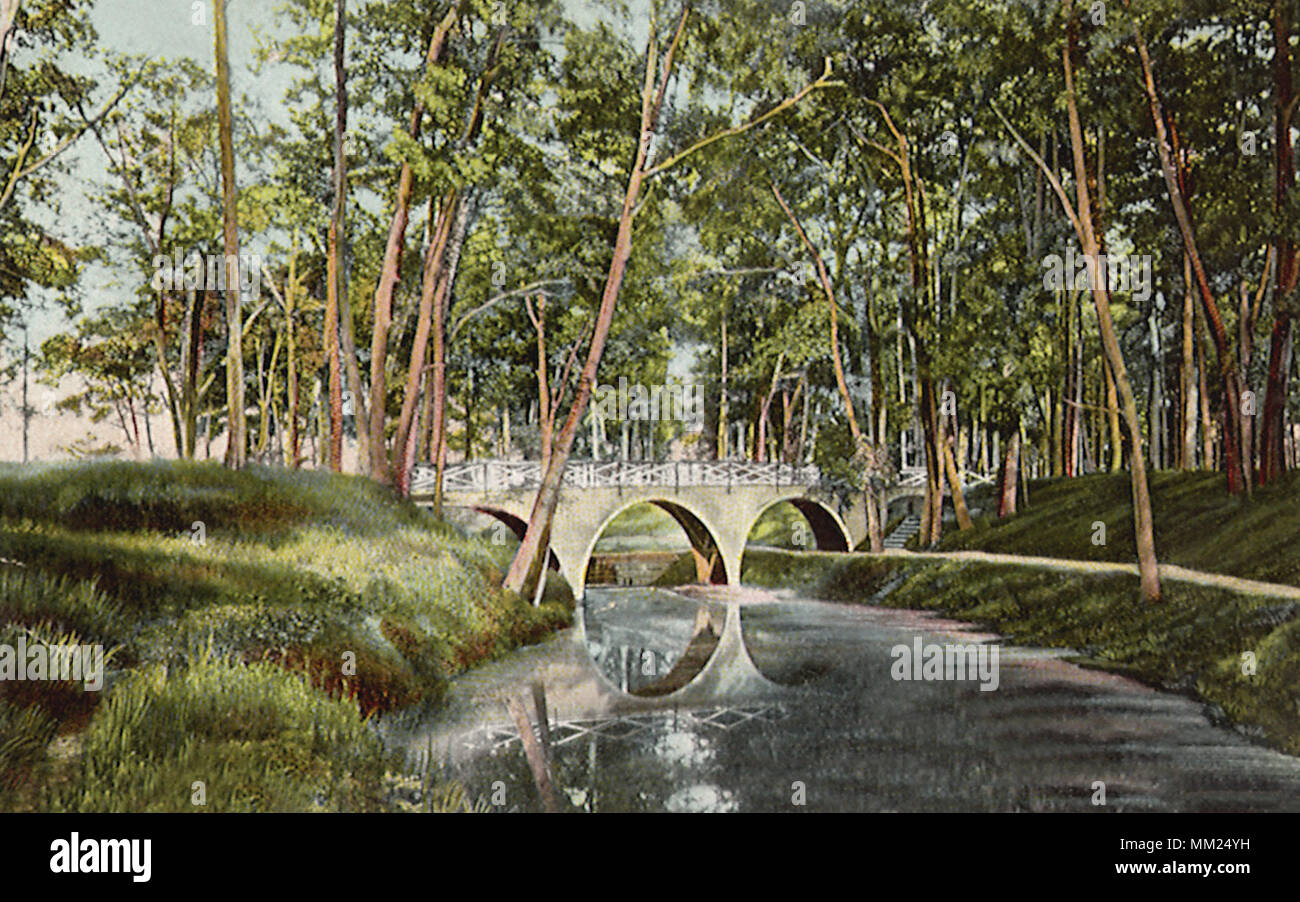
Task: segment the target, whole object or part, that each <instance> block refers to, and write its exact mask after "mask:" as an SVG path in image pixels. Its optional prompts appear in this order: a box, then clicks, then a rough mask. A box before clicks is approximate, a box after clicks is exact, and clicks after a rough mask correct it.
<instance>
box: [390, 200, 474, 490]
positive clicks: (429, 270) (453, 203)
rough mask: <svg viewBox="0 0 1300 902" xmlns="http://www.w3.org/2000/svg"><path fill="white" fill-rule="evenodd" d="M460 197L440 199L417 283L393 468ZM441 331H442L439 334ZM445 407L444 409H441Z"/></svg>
mask: <svg viewBox="0 0 1300 902" xmlns="http://www.w3.org/2000/svg"><path fill="white" fill-rule="evenodd" d="M460 203H461V199H460V196H459V194H458V193H457V192H455V191H449V192H448V193H447V194H446V195H445V196H444V198H443V204H442V207H441V209H440V211H439V213H438V228H437V231H436V233H435V235H434V239H433V242H432V243H431V244H430V245H429V249H428V251H427V252H426V254H425V258H424V275H423V278H422V279H421V283H420V308H419V314H418V316H417V319H416V326H415V340H414V343H413V344H412V347H411V365H410V367H409V368H408V371H407V377H406V395H405V397H404V398H403V402H402V414H401V418H400V419H399V421H398V427H397V434H396V435H395V436H394V439H393V456H394V461H393V466H394V470H396V469H397V465H398V464H399V462H400V461H401V459H402V457H403V455H404V454H405V450H406V437H407V431H408V430H409V429H410V426H411V417H412V415H413V414H414V404H415V398H416V397H417V396H418V393H419V386H420V370H421V369H422V367H423V365H424V357H425V354H426V353H427V352H428V342H429V333H430V331H431V329H432V323H433V317H434V315H435V310H437V312H438V313H439V314H440V313H441V304H442V297H441V292H442V290H443V287H444V284H445V283H444V281H443V279H442V273H443V263H444V261H445V259H446V257H445V251H446V248H447V245H448V244H449V243H450V240H451V231H452V229H453V228H455V226H454V224H453V222H452V219H453V218H455V219H457V220H459V218H460V209H459V208H460ZM439 334H441V332H440V333H439ZM434 367H435V376H434V379H433V385H434V386H436V385H437V384H438V383H439V379H438V375H437V372H436V369H437V364H436V362H435V364H434ZM431 390H433V391H435V396H434V441H435V442H436V441H437V429H438V415H439V413H438V402H437V394H436V387H434V388H431ZM444 409H445V408H444ZM434 494H435V501H434V505H435V510H436V508H437V491H436V489H435V493H434Z"/></svg>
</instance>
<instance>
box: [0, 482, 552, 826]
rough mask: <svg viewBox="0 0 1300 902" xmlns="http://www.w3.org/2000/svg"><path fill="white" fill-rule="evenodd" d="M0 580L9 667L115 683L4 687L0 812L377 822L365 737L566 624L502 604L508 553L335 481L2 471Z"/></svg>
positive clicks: (368, 485) (375, 783)
mask: <svg viewBox="0 0 1300 902" xmlns="http://www.w3.org/2000/svg"><path fill="white" fill-rule="evenodd" d="M0 559H3V563H0V645H9V646H11V647H16V646H17V645H18V643H19V642H20V640H21V641H23V642H25V643H26V644H27V645H32V644H44V645H47V646H51V647H52V646H65V647H67V646H81V645H97V646H101V647H103V648H104V649H105V652H106V661H107V669H108V679H107V684H106V691H95V692H86V691H83V687H82V686H81V685H80V684H75V683H72V682H55V681H49V680H42V681H24V682H14V681H5V682H4V683H3V684H2V686H0V688H3V689H4V697H3V698H0V737H3V740H2V741H0V809H3V810H42V811H48V810H80V811H101V810H124V811H179V810H196V809H198V808H200V806H201V807H202V808H204V809H206V810H218V811H243V810H313V809H314V810H358V809H360V810H369V809H375V808H382V807H384V800H385V798H386V796H387V788H386V787H387V786H388V784H390V783H392V782H393V780H394V779H397V778H395V777H394V775H393V774H392V773H391V772H390V770H391V768H392V767H393V766H394V763H393V762H392V761H391V760H389V758H388V757H387V756H386V755H385V753H384V752H383V750H382V747H381V745H380V743H379V741H378V739H377V737H376V736H375V735H374V733H373V731H372V730H370V729H369V728H368V727H366V725H365V723H364V721H365V719H366V718H367V717H369V716H371V715H374V714H378V713H383V712H385V711H388V710H393V709H397V708H403V707H407V706H410V705H413V704H416V703H422V704H425V705H436V704H437V703H438V702H439V700H440V698H441V695H442V693H443V692H444V691H445V687H446V683H447V680H448V679H449V678H450V677H451V676H453V675H454V674H457V673H461V672H463V671H465V670H466V669H468V668H470V667H473V666H474V665H476V664H478V663H481V662H483V661H486V660H490V659H492V658H494V657H497V656H500V655H502V654H504V653H505V652H507V651H509V650H511V649H513V648H516V647H518V646H520V645H522V644H527V643H529V642H533V641H536V640H537V639H539V638H541V637H543V636H545V635H548V634H549V633H550V632H552V631H553V630H554V629H556V628H557V627H560V626H564V625H567V624H568V623H569V622H570V619H571V604H572V602H571V598H570V597H569V596H568V595H567V593H565V592H564V591H563V590H562V589H561V591H558V592H557V591H551V592H550V593H548V597H547V599H546V601H545V603H544V604H543V605H542V606H541V607H540V608H533V607H532V606H531V605H528V604H525V603H523V602H521V601H520V600H519V599H517V598H514V597H512V596H509V595H507V594H505V593H503V592H501V591H500V589H499V588H498V587H499V584H500V574H501V572H502V570H503V568H504V566H505V565H506V564H507V563H508V562H507V561H506V560H504V558H503V550H502V549H499V548H497V547H496V546H493V545H491V544H490V543H486V542H482V541H478V540H476V539H472V538H469V537H467V536H465V535H463V534H461V533H459V532H457V531H455V530H453V529H451V528H449V527H447V526H444V525H443V524H441V523H439V522H437V521H435V520H433V518H431V517H430V516H429V515H428V514H427V513H426V512H424V511H423V510H421V509H419V508H417V507H415V506H414V505H411V504H408V503H405V502H399V501H398V500H396V499H395V498H393V496H392V495H391V493H389V492H388V491H386V490H385V489H383V488H382V487H380V486H378V485H375V484H374V483H372V482H370V481H369V480H365V479H361V478H356V477H345V476H338V475H333V474H325V473H311V472H294V471H285V470H279V469H272V468H259V467H250V468H248V469H247V470H244V471H240V472H237V473H233V472H230V471H228V470H225V469H224V468H221V467H219V466H216V465H211V464H193V463H178V462H161V461H159V462H153V463H149V464H129V463H84V464H70V465H61V466H41V467H15V466H6V467H2V468H0ZM552 588H553V589H554V587H552ZM200 784H201V785H200ZM449 797H454V793H450V794H449ZM200 798H201V801H198V800H199V799H200Z"/></svg>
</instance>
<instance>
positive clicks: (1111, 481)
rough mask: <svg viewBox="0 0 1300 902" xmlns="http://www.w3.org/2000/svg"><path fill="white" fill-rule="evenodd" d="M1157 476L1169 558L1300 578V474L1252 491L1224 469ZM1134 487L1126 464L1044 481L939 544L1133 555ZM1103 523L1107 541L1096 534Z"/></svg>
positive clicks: (1283, 579)
mask: <svg viewBox="0 0 1300 902" xmlns="http://www.w3.org/2000/svg"><path fill="white" fill-rule="evenodd" d="M1150 485H1151V503H1152V511H1153V514H1154V517H1155V527H1156V528H1155V533H1156V553H1157V556H1158V557H1159V559H1160V561H1161V562H1162V563H1169V564H1179V565H1182V566H1184V567H1190V568H1192V569H1195V570H1205V571H1209V572H1213V573H1224V574H1229V575H1232V576H1240V577H1245V578H1248V579H1257V580H1263V581H1266V582H1277V583H1284V584H1287V585H1292V586H1300V555H1298V554H1296V553H1295V548H1296V545H1297V543H1298V542H1300V475H1296V474H1292V475H1290V476H1289V477H1287V478H1285V479H1283V480H1280V481H1279V482H1277V483H1274V484H1272V485H1269V486H1266V487H1264V488H1262V489H1256V490H1255V492H1254V495H1253V497H1252V498H1250V499H1245V498H1232V497H1230V496H1229V495H1228V494H1227V490H1226V486H1225V479H1224V477H1223V475H1222V474H1219V473H1201V472H1193V473H1177V472H1156V473H1152V474H1151V478H1150ZM1130 492H1131V490H1130V486H1129V478H1128V475H1127V474H1126V473H1113V474H1112V473H1106V474H1094V475H1090V476H1080V477H1078V478H1075V479H1055V480H1041V481H1036V482H1034V483H1032V484H1031V485H1030V490H1029V498H1030V503H1029V505H1028V506H1027V507H1024V508H1023V509H1022V510H1021V512H1020V513H1019V514H1018V515H1016V516H1015V517H1010V518H1008V519H1006V520H1002V521H999V520H998V519H997V517H996V514H995V513H992V514H989V515H984V516H980V517H978V518H976V521H975V528H974V529H972V530H969V531H967V532H964V533H963V532H958V531H956V530H950V531H949V532H948V533H947V534H946V535H945V536H944V538H943V540H942V541H941V542H940V545H939V547H940V549H942V550H961V549H970V550H979V551H990V552H1003V553H1008V554H1034V555H1042V556H1046V557H1063V558H1073V559H1078V560H1095V561H1124V562H1131V561H1133V560H1135V559H1136V552H1135V550H1134V542H1133V501H1132V496H1131V494H1130ZM1098 522H1100V523H1103V524H1104V525H1105V537H1106V542H1105V544H1104V545H1102V544H1094V542H1093V536H1094V534H1096V532H1097V530H1096V527H1095V524H1096V523H1098Z"/></svg>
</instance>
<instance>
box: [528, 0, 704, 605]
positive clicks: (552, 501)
mask: <svg viewBox="0 0 1300 902" xmlns="http://www.w3.org/2000/svg"><path fill="white" fill-rule="evenodd" d="M689 9H690V8H689V7H685V8H683V10H682V16H681V19H680V20H679V22H678V24H677V31H676V33H675V34H674V35H673V39H672V42H671V43H670V44H669V46H668V51H667V53H666V55H665V58H664V62H663V77H662V79H661V81H660V87H659V91H658V94H657V95H656V92H655V66H656V64H657V63H658V59H657V57H658V50H657V47H656V44H655V34H654V30H655V29H654V23H653V22H652V23H651V28H650V38H649V42H648V46H647V48H646V63H645V80H644V82H643V84H642V88H641V124H640V128H639V129H638V133H637V146H636V158H635V160H634V161H633V163H632V169H631V172H630V173H629V174H628V182H627V190H626V191H625V193H624V196H623V208H622V211H621V212H620V214H619V219H618V234H617V236H616V237H615V239H614V253H613V256H612V258H611V260H610V265H609V273H608V275H607V276H606V278H605V288H604V290H603V291H602V292H601V299H600V309H599V311H598V312H597V314H596V325H595V329H594V330H593V332H592V336H591V345H590V347H589V349H588V351H587V360H586V362H585V363H584V364H583V367H582V373H581V375H580V376H579V377H578V389H577V393H576V395H575V397H574V399H573V404H572V406H571V407H570V408H569V415H568V418H567V419H566V420H565V422H564V426H563V427H562V428H561V429H560V433H559V435H558V436H557V437H556V441H555V445H554V447H553V448H552V449H551V464H550V466H549V467H547V469H546V472H545V475H544V476H543V478H542V484H541V487H540V488H539V489H538V492H537V498H536V500H535V501H534V502H533V509H532V512H531V514H530V515H529V517H528V527H527V529H526V530H525V531H524V538H523V541H522V542H520V544H519V549H518V551H517V552H516V553H515V557H514V560H513V561H511V562H510V569H509V570H508V571H507V572H506V577H505V581H504V583H503V585H504V587H505V588H506V589H509V590H510V591H513V592H515V593H518V594H519V595H521V596H523V597H525V598H532V597H534V596H536V594H537V593H538V591H539V589H540V583H541V578H542V576H543V571H542V567H543V566H545V563H546V554H547V550H548V549H549V548H550V539H551V524H552V522H553V520H554V517H555V507H556V505H557V504H558V503H559V500H560V483H561V480H562V479H563V477H564V467H565V464H567V463H568V460H569V452H570V450H571V449H572V447H573V440H574V437H575V436H576V434H577V429H578V424H579V422H581V420H582V415H583V413H584V412H585V411H586V409H587V404H588V402H589V401H590V400H591V393H592V390H593V386H594V384H595V381H596V369H597V367H598V366H599V365H600V358H601V356H602V355H603V354H604V351H605V342H606V341H607V340H608V338H609V328H610V325H611V324H612V322H613V319H614V308H615V305H616V304H617V303H618V294H619V290H620V289H621V288H622V285H623V276H624V274H625V273H626V272H627V264H628V260H629V259H630V258H631V256H632V217H633V215H634V214H635V212H636V206H637V200H638V199H639V198H640V196H641V186H642V183H643V182H644V180H645V170H646V155H647V153H648V152H649V150H650V141H651V139H652V138H653V135H654V130H655V126H656V125H657V122H658V118H659V109H660V106H661V105H662V102H663V95H664V93H665V92H666V91H667V89H668V77H669V75H670V74H671V73H672V66H673V56H674V55H675V53H676V50H677V44H678V42H679V41H680V40H681V36H682V32H683V31H684V30H685V28H686V17H687V15H688V13H689Z"/></svg>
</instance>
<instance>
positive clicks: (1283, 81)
mask: <svg viewBox="0 0 1300 902" xmlns="http://www.w3.org/2000/svg"><path fill="white" fill-rule="evenodd" d="M1293 95H1294V88H1293V85H1292V80H1291V21H1290V18H1289V17H1288V15H1287V7H1286V4H1284V3H1283V2H1282V0H1275V2H1274V4H1273V105H1274V142H1273V143H1274V195H1273V209H1274V211H1276V212H1277V213H1278V215H1279V216H1280V215H1281V214H1282V211H1283V210H1285V209H1286V206H1287V204H1288V201H1289V198H1290V196H1291V190H1292V189H1293V188H1294V187H1295V156H1294V153H1293V148H1292V146H1291V113H1292V102H1293V100H1294V96H1293ZM1274 259H1275V260H1276V265H1277V281H1276V287H1275V289H1274V291H1275V294H1274V297H1275V298H1276V300H1275V302H1274V314H1273V331H1272V335H1271V336H1270V337H1269V354H1268V387H1267V388H1266V389H1265V393H1264V411H1263V422H1262V423H1261V431H1260V442H1259V443H1260V448H1259V458H1260V459H1259V481H1260V483H1261V484H1262V483H1266V482H1270V481H1272V480H1274V479H1276V478H1278V477H1279V476H1281V475H1282V474H1283V473H1285V472H1286V465H1287V461H1286V446H1285V440H1284V436H1285V432H1286V401H1287V379H1288V376H1289V375H1290V372H1291V333H1292V330H1293V328H1294V322H1295V315H1296V311H1295V290H1296V283H1297V281H1298V277H1300V267H1298V266H1297V261H1296V247H1295V245H1294V244H1293V243H1292V242H1291V241H1290V240H1288V239H1287V238H1285V237H1280V238H1279V239H1278V243H1277V247H1276V253H1275V255H1274Z"/></svg>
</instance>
